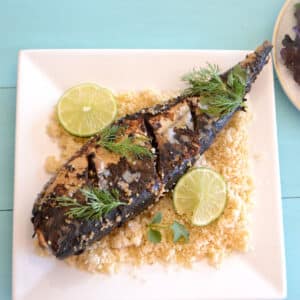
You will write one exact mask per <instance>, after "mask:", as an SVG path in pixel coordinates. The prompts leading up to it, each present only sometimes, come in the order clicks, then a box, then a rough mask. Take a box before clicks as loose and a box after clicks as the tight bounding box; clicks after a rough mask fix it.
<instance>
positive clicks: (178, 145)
mask: <svg viewBox="0 0 300 300" xmlns="http://www.w3.org/2000/svg"><path fill="white" fill-rule="evenodd" d="M270 50H271V45H270V44H268V43H264V44H263V45H262V46H260V47H259V48H258V49H257V50H256V52H254V54H250V55H248V56H247V57H246V59H245V60H244V61H243V62H241V63H240V65H241V66H242V67H243V68H245V69H246V70H247V72H248V80H247V91H249V90H250V87H251V84H252V83H253V82H254V81H255V79H256V77H257V74H258V73H259V72H260V71H261V69H262V68H263V66H264V65H265V64H266V62H267V61H268V54H269V52H270ZM227 74H228V72H226V73H224V74H223V75H222V78H223V80H226V77H227ZM196 100H197V99H195V98H185V97H183V96H179V97H177V98H175V99H172V100H170V101H169V102H168V103H165V104H159V105H156V106H154V107H151V108H146V109H142V110H141V111H139V112H137V113H135V114H133V115H128V116H126V117H124V118H122V119H120V120H119V121H117V122H116V123H115V124H116V125H120V126H126V128H127V129H126V132H125V133H124V134H125V136H126V135H127V136H133V137H134V136H135V135H143V136H145V137H146V138H147V139H148V140H147V141H146V142H145V147H147V148H148V149H154V150H155V151H154V152H155V153H154V155H153V157H144V158H143V159H141V160H139V159H133V158H131V159H127V158H125V157H119V156H118V155H116V154H114V153H109V152H108V151H107V150H105V149H103V148H101V147H99V146H98V145H97V142H98V141H99V139H100V135H96V136H95V137H93V138H92V139H90V141H88V142H87V143H86V144H85V145H84V146H83V147H82V148H81V149H80V150H79V151H78V152H77V153H76V154H75V155H74V156H73V157H71V158H70V159H69V160H68V161H67V162H66V163H65V164H64V165H63V166H62V167H61V169H60V170H59V171H58V172H57V174H56V176H54V177H53V178H52V179H51V180H50V181H49V182H48V183H47V184H46V185H45V187H44V189H43V191H42V192H41V193H40V194H39V196H38V198H37V200H36V202H35V204H34V207H33V212H32V213H33V217H32V222H33V225H34V231H35V233H36V235H37V238H38V240H39V243H40V245H41V246H42V247H48V248H50V249H51V251H52V252H53V254H54V255H55V256H56V257H58V258H65V257H68V256H70V255H79V254H81V253H82V252H83V251H84V250H85V248H86V247H87V246H88V245H90V244H92V243H93V242H95V241H99V240H101V238H102V237H104V236H106V235H107V234H109V233H110V232H111V231H112V230H114V229H115V228H117V227H119V226H122V225H123V224H124V223H125V222H127V221H128V220H130V219H131V218H133V217H135V216H136V215H138V214H139V213H141V212H142V211H144V210H145V209H146V208H148V207H149V206H150V205H151V204H153V203H154V202H155V201H158V199H159V198H160V196H161V195H162V194H163V193H164V192H165V191H167V190H168V189H170V188H172V187H173V185H174V184H176V182H177V180H178V179H179V178H180V176H181V175H182V174H183V173H184V172H186V170H187V169H188V168H189V167H190V166H191V165H192V164H193V163H194V162H195V161H196V159H197V158H198V157H199V155H200V154H202V153H203V152H204V151H205V150H206V149H207V148H208V147H209V146H210V145H211V143H212V142H213V140H214V138H215V136H216V135H217V133H218V132H219V131H220V130H221V129H222V128H223V127H224V126H225V125H226V124H227V123H228V121H229V120H230V118H231V117H232V115H233V114H234V112H232V113H230V114H228V115H226V116H224V117H221V118H212V117H210V116H208V115H206V114H203V113H201V112H200V111H199V109H198V106H197V103H196ZM170 133H171V134H170ZM126 172H127V173H126ZM124 174H126V175H125V176H124ZM86 185H92V186H94V187H98V188H100V189H110V188H115V189H117V190H118V191H119V193H120V201H123V202H126V203H127V205H124V206H119V207H117V208H115V209H113V210H112V211H110V212H109V213H108V214H107V215H105V216H103V217H102V218H101V219H99V220H80V219H73V218H69V217H67V216H66V214H65V213H66V212H67V211H68V208H67V207H60V206H58V205H57V202H56V201H55V199H54V197H56V196H70V197H72V198H74V199H76V200H77V201H78V202H80V203H84V202H85V201H86V199H85V197H84V196H83V194H82V192H81V191H80V189H81V188H82V187H83V186H86Z"/></svg>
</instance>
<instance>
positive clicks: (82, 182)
mask: <svg viewBox="0 0 300 300" xmlns="http://www.w3.org/2000/svg"><path fill="white" fill-rule="evenodd" d="M117 124H118V125H122V126H124V127H125V126H126V127H127V130H126V132H125V135H131V134H138V135H139V136H141V135H143V136H145V137H147V138H148V136H147V132H146V127H145V124H144V120H143V119H141V118H138V119H135V120H127V119H123V120H120V121H118V123H117ZM97 141H98V138H96V139H93V140H92V142H89V143H88V146H86V147H84V148H83V149H82V150H80V151H79V152H78V153H77V154H75V155H74V156H73V158H72V159H70V160H69V161H68V162H67V163H66V165H65V166H63V167H62V169H61V170H60V171H59V172H58V175H57V176H56V178H55V180H54V181H53V180H52V181H51V183H50V184H48V185H47V186H46V188H45V189H46V192H45V191H44V192H43V193H42V194H41V196H40V197H39V198H38V199H37V201H36V203H35V205H34V208H33V218H32V221H33V224H34V228H35V232H36V233H37V236H38V240H39V242H40V244H41V245H42V246H44V247H45V246H46V247H49V248H50V249H51V250H52V252H53V253H54V254H55V256H56V257H58V258H66V257H68V256H70V255H73V254H80V253H82V252H83V251H84V249H85V248H86V247H87V245H90V244H92V243H93V242H94V241H97V240H100V239H101V238H102V237H104V236H106V235H107V234H109V233H110V232H111V231H112V230H113V229H114V228H116V227H119V226H121V225H122V224H124V223H125V222H126V221H127V220H129V219H131V218H133V217H135V216H136V215H137V214H139V213H140V212H141V211H143V210H145V209H146V208H147V207H148V206H149V205H151V204H153V203H154V201H155V200H156V199H157V198H158V197H159V195H160V193H161V191H162V184H161V181H160V179H159V177H158V176H157V172H156V157H155V155H154V156H153V157H145V158H143V160H128V159H126V158H124V157H119V156H118V155H113V154H111V153H107V151H106V150H104V149H102V148H101V147H100V146H98V145H97ZM145 146H146V147H147V148H149V149H152V144H151V143H150V141H147V140H145ZM99 157H100V158H101V160H100V159H99ZM97 158H98V159H97ZM79 160H80V161H79ZM61 173H62V174H64V177H65V178H66V182H68V183H71V184H62V179H61V177H62V176H61ZM69 179H71V181H70V182H69V181H68V180H69ZM86 186H88V187H97V188H100V189H105V190H109V189H112V188H114V189H117V190H118V192H119V194H120V201H122V202H124V203H125V204H126V205H124V206H119V207H117V208H116V209H113V210H112V211H111V212H110V213H108V214H106V215H105V217H103V218H101V219H100V220H84V219H83V220H81V219H75V218H68V217H67V216H66V215H65V212H66V211H67V208H66V207H60V206H59V205H58V203H57V201H55V198H56V197H61V196H68V197H72V198H76V199H77V201H79V202H81V201H84V200H85V199H84V198H83V195H82V193H81V192H80V189H81V188H83V187H86Z"/></svg>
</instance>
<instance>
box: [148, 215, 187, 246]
mask: <svg viewBox="0 0 300 300" xmlns="http://www.w3.org/2000/svg"><path fill="white" fill-rule="evenodd" d="M161 221H162V213H161V212H157V213H156V214H155V216H154V217H153V219H152V220H151V222H150V224H149V225H148V232H147V237H148V240H149V241H150V242H151V243H153V244H157V243H160V242H161V239H162V235H161V232H160V230H171V231H172V233H173V242H174V243H177V242H178V241H180V240H184V241H185V242H187V241H188V240H189V232H188V231H187V229H186V228H185V227H184V225H182V224H180V223H179V222H177V221H174V222H173V223H172V224H161Z"/></svg>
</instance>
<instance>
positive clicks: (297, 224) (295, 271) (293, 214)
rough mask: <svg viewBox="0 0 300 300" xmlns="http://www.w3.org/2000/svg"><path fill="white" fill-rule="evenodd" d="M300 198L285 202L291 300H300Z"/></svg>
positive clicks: (287, 260) (287, 261) (289, 297)
mask: <svg viewBox="0 0 300 300" xmlns="http://www.w3.org/2000/svg"><path fill="white" fill-rule="evenodd" d="M299 216H300V198H295V199H284V200H283V217H284V218H283V219H284V232H285V249H286V266H287V281H288V297H287V299H290V300H298V299H300V288H299V283H300V278H299V270H300V261H299V253H300V240H299V232H300V218H299Z"/></svg>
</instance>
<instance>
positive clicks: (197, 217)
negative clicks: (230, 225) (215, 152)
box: [173, 167, 227, 226]
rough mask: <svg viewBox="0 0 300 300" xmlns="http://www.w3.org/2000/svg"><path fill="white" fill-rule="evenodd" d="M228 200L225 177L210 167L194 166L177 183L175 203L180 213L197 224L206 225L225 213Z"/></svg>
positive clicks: (174, 194)
mask: <svg viewBox="0 0 300 300" xmlns="http://www.w3.org/2000/svg"><path fill="white" fill-rule="evenodd" d="M226 202H227V187H226V182H225V180H224V178H223V177H222V176H221V175H220V174H218V173H217V172H215V171H213V170H211V169H209V168H204V167H201V168H193V169H191V170H190V171H189V172H188V173H186V174H185V175H184V176H183V177H182V178H181V179H180V180H179V181H178V183H177V185H176V187H175V189H174V193H173V203H174V207H175V210H176V212H177V213H178V214H184V215H186V216H187V217H188V218H189V219H190V221H191V223H192V224H193V225H196V226H205V225H208V224H210V223H211V222H213V221H215V220H216V219H218V218H219V217H220V215H221V214H222V213H223V211H224V209H225V206H226Z"/></svg>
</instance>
